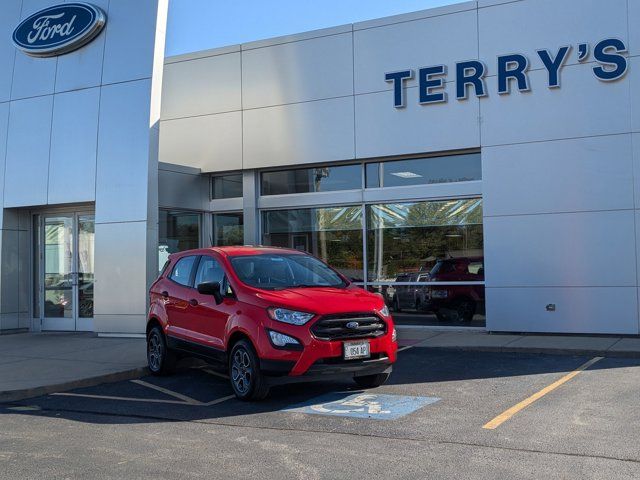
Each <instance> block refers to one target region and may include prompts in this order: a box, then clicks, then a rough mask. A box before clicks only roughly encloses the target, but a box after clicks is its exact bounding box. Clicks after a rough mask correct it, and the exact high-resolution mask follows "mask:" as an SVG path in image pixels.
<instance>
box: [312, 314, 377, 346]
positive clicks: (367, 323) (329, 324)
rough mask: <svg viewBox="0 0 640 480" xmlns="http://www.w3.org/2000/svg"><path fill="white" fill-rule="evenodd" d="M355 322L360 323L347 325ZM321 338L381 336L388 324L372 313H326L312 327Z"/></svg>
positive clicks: (313, 331) (314, 332)
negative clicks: (352, 325)
mask: <svg viewBox="0 0 640 480" xmlns="http://www.w3.org/2000/svg"><path fill="white" fill-rule="evenodd" d="M352 322H355V323H357V324H358V325H357V326H354V327H347V324H349V323H352ZM311 332H312V333H313V334H314V335H315V336H316V337H317V338H319V339H321V340H338V339H352V338H373V337H380V336H382V335H384V334H385V333H386V332H387V324H386V323H385V322H384V321H382V320H381V319H380V318H379V317H377V316H376V315H374V314H372V313H355V314H344V315H325V316H324V317H322V318H320V320H318V321H317V322H316V323H315V324H313V326H312V327H311Z"/></svg>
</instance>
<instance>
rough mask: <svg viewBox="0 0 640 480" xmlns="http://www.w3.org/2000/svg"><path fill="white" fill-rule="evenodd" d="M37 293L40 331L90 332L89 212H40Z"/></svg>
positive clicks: (91, 262)
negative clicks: (40, 323) (41, 213)
mask: <svg viewBox="0 0 640 480" xmlns="http://www.w3.org/2000/svg"><path fill="white" fill-rule="evenodd" d="M34 225H38V228H39V229H40V235H39V236H38V238H40V239H41V240H40V242H39V244H38V245H37V247H36V248H37V250H38V251H37V252H35V253H36V255H38V258H39V259H40V261H39V262H37V263H38V264H39V265H40V269H39V270H40V271H39V272H37V275H38V277H39V288H37V289H36V295H38V301H39V305H40V308H39V311H40V312H41V314H40V315H41V321H42V329H43V330H64V331H76V330H77V331H92V330H93V281H94V278H93V277H94V256H93V255H94V238H95V233H94V227H95V220H94V216H93V214H84V213H63V214H44V215H40V218H39V221H37V222H34Z"/></svg>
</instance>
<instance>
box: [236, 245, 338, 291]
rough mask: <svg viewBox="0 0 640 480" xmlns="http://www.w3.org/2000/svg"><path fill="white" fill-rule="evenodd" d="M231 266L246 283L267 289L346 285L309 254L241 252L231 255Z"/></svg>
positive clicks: (332, 271)
mask: <svg viewBox="0 0 640 480" xmlns="http://www.w3.org/2000/svg"><path fill="white" fill-rule="evenodd" d="M231 266H232V267H233V269H234V271H235V272H236V274H237V275H238V278H240V280H241V281H242V282H243V283H246V284H247V285H250V286H252V287H257V288H262V289H265V290H282V289H286V288H305V287H335V288H343V287H345V286H346V284H345V282H344V280H342V278H341V277H340V275H338V274H337V273H336V272H335V271H334V270H332V269H331V268H329V267H328V266H326V265H325V264H324V263H322V262H321V261H320V260H318V259H316V258H314V257H312V256H310V255H304V254H295V253H292V254H286V253H275V254H263V255H242V256H235V257H231Z"/></svg>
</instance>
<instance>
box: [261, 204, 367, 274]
mask: <svg viewBox="0 0 640 480" xmlns="http://www.w3.org/2000/svg"><path fill="white" fill-rule="evenodd" d="M262 225H263V235H262V243H263V244H264V245H271V246H277V247H287V248H295V249H297V250H302V251H306V252H309V253H311V254H313V255H315V256H317V257H318V258H320V259H322V260H323V261H324V262H326V263H328V264H329V265H331V266H332V267H334V268H336V269H337V270H339V271H340V272H342V273H343V274H344V275H345V276H347V277H349V278H352V279H355V280H356V281H362V280H363V259H362V207H361V206H355V207H330V208H309V209H296V210H273V211H267V212H263V216H262Z"/></svg>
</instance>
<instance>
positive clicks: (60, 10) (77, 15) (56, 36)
mask: <svg viewBox="0 0 640 480" xmlns="http://www.w3.org/2000/svg"><path fill="white" fill-rule="evenodd" d="M106 21H107V17H106V15H105V14H104V12H103V11H102V10H100V9H99V8H98V7H94V6H93V5H89V4H88V3H65V4H62V5H56V6H54V7H49V8H45V9H44V10H40V11H39V12H36V13H34V14H33V15H31V16H30V17H28V18H27V19H25V20H24V21H23V22H22V23H21V24H20V25H18V26H17V27H16V29H15V30H14V31H13V43H14V44H15V45H16V47H17V48H19V49H20V50H22V51H23V52H24V53H26V54H27V55H31V56H33V57H53V56H56V55H62V54H63V53H69V52H71V51H73V50H76V49H78V48H80V47H82V46H83V45H86V44H87V43H89V42H90V41H91V40H93V39H94V38H95V37H96V36H97V35H98V34H99V33H100V31H101V30H102V28H103V27H104V24H105V22H106Z"/></svg>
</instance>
